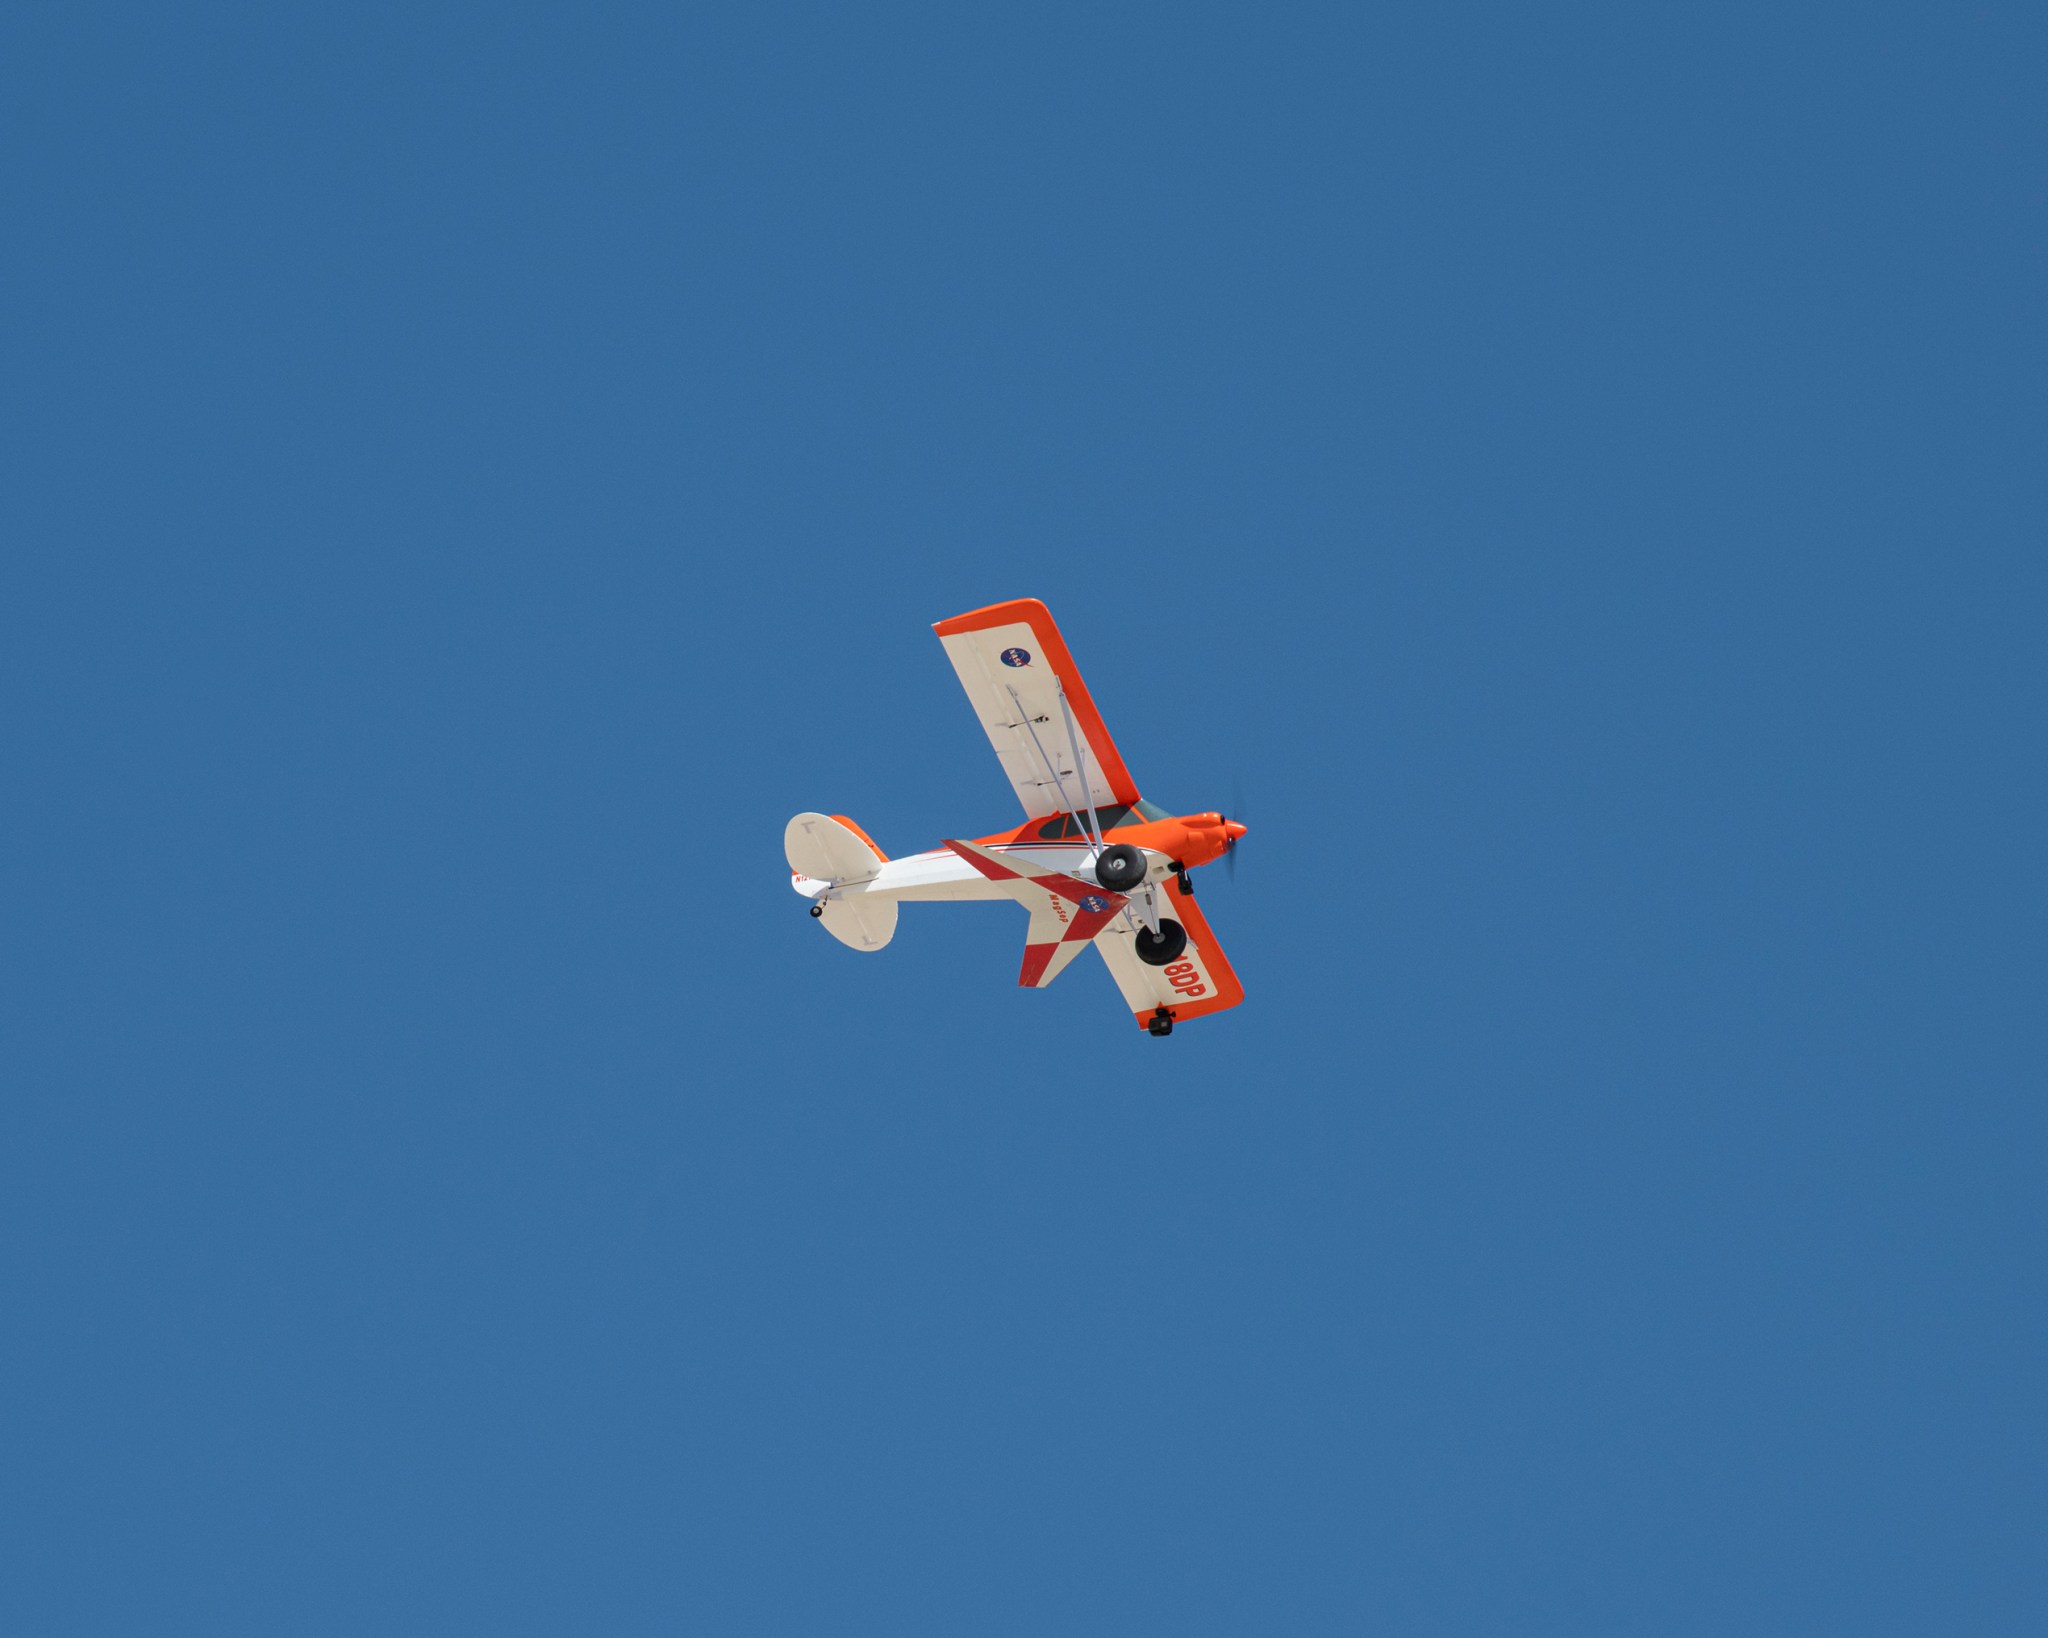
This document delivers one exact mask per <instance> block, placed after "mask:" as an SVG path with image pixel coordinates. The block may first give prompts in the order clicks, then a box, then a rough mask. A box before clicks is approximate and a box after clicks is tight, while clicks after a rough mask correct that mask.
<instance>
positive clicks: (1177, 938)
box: [1137, 916, 1188, 967]
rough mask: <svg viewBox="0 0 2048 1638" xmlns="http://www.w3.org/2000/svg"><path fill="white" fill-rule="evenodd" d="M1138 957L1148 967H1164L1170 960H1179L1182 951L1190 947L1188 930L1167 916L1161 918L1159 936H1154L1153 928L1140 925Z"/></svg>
mask: <svg viewBox="0 0 2048 1638" xmlns="http://www.w3.org/2000/svg"><path fill="white" fill-rule="evenodd" d="M1137 945H1138V959H1139V960H1140V961H1142V962H1144V963H1145V965H1146V966H1148V967H1163V966H1165V965H1166V964H1167V963H1168V962H1169V961H1178V960H1179V959H1180V953H1181V951H1183V950H1185V949H1186V948H1187V947H1188V930H1187V929H1186V928H1185V927H1183V926H1181V924H1180V923H1179V922H1177V921H1174V920H1171V919H1170V918H1168V917H1166V916H1161V917H1160V918H1159V936H1158V937H1157V938H1154V937H1153V936H1152V929H1151V928H1149V927H1140V928H1139V929H1138V937H1137Z"/></svg>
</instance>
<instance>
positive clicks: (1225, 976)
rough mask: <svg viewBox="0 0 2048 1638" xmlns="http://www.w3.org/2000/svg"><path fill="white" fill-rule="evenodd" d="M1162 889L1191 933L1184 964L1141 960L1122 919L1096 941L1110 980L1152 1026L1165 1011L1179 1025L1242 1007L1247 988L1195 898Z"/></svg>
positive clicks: (1173, 888) (1170, 885)
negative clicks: (1154, 963)
mask: <svg viewBox="0 0 2048 1638" xmlns="http://www.w3.org/2000/svg"><path fill="white" fill-rule="evenodd" d="M1160 886H1161V888H1162V889H1163V890H1164V892H1165V893H1166V896H1167V899H1168V900H1169V902H1170V906H1171V911H1172V915H1173V919H1174V920H1175V921H1177V922H1179V923H1180V924H1181V926H1183V927H1185V928H1186V929H1187V934H1188V947H1187V948H1186V949H1185V950H1183V951H1182V952H1181V956H1180V959H1179V960H1178V961H1169V962H1168V963H1167V964H1166V965H1165V966H1164V967H1148V966H1147V965H1146V964H1145V963H1144V962H1142V961H1140V960H1139V959H1138V951H1137V947H1136V944H1135V942H1134V940H1133V937H1132V932H1131V926H1130V924H1129V922H1127V921H1125V920H1124V918H1123V917H1121V916H1119V917H1117V918H1116V919H1115V920H1114V921H1112V922H1110V923H1109V925H1108V926H1106V927H1105V928H1104V929H1103V930H1102V931H1101V932H1100V933H1098V934H1097V935H1096V937H1095V948H1096V949H1098V950H1100V951H1101V952H1102V959H1103V962H1104V964H1105V965H1107V966H1108V968H1109V976H1110V977H1112V978H1114V979H1115V980H1116V987H1117V988H1118V989H1120V990H1122V991H1123V992H1124V1005H1126V1006H1127V1007H1129V1008H1130V1009H1131V1011H1132V1013H1134V1014H1135V1015H1136V1017H1137V1020H1138V1022H1139V1023H1141V1024H1149V1023H1150V1022H1151V1021H1152V1019H1153V1017H1154V1016H1155V1014H1156V1013H1157V1011H1158V1009H1159V1008H1161V1007H1164V1008H1166V1010H1167V1012H1168V1014H1169V1016H1171V1017H1172V1018H1173V1020H1174V1021H1175V1022H1176V1023H1178V1022H1181V1021H1182V1020H1185V1019H1189V1018H1199V1017H1201V1016H1202V1015H1203V1014H1204V1013H1207V1012H1221V1011H1223V1010H1224V1008H1226V1007H1234V1006H1236V1005H1237V1004H1238V1002H1240V1001H1242V1000H1243V999H1244V986H1243V985H1242V984H1240V983H1239V982H1238V981H1237V974H1236V973H1234V972H1232V971H1231V968H1230V962H1229V960H1228V959H1227V958H1226V957H1225V956H1224V954H1223V951H1222V948H1221V947H1220V946H1219V945H1218V944H1217V942H1216V935H1215V934H1214V933H1212V932H1210V931H1209V923H1208V920H1207V919H1206V918H1205V917H1204V916H1203V915H1202V912H1201V911H1200V910H1198V909H1197V908H1196V907H1195V900H1194V896H1193V895H1192V894H1189V893H1183V892H1182V891H1181V890H1180V889H1179V888H1178V887H1177V886H1175V885H1174V883H1173V882H1172V881H1170V880H1169V881H1166V882H1162V883H1161V884H1160Z"/></svg>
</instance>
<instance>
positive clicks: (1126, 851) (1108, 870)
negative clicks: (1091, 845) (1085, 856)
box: [1095, 842, 1145, 893]
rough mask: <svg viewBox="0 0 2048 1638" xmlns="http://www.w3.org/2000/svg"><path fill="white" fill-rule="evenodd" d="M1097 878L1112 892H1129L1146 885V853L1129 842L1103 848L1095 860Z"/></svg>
mask: <svg viewBox="0 0 2048 1638" xmlns="http://www.w3.org/2000/svg"><path fill="white" fill-rule="evenodd" d="M1095 879H1096V880H1097V881H1098V882H1100V883H1102V885H1103V886H1104V887H1106V888H1108V889H1109V890H1110V891H1111V892H1112V893H1128V892H1130V890H1131V889H1132V888H1134V887H1143V886H1144V885H1145V855H1144V854H1142V853H1140V852H1139V851H1138V850H1137V849H1136V848H1134V847H1132V846H1131V844H1130V843H1129V842H1119V843H1117V844H1116V846H1115V847H1106V848H1104V849H1103V850H1102V857H1101V858H1099V859H1097V860H1096V861H1095Z"/></svg>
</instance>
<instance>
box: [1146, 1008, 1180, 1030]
mask: <svg viewBox="0 0 2048 1638" xmlns="http://www.w3.org/2000/svg"><path fill="white" fill-rule="evenodd" d="M1145 1027H1146V1028H1147V1029H1148V1030H1150V1031H1151V1032H1152V1033H1153V1034H1154V1035H1171V1034H1172V1033H1173V1014H1172V1013H1170V1012H1168V1011H1167V1010H1166V1009H1165V1008H1164V1007H1161V1008H1160V1009H1159V1010H1158V1011H1157V1012H1155V1013H1154V1014H1153V1015H1152V1016H1151V1017H1150V1018H1148V1019H1146V1020H1145Z"/></svg>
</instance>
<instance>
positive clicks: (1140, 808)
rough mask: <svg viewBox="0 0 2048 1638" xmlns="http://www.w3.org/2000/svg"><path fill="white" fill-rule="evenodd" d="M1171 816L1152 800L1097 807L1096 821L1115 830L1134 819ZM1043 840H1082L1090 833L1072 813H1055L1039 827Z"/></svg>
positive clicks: (1039, 833) (1106, 827)
mask: <svg viewBox="0 0 2048 1638" xmlns="http://www.w3.org/2000/svg"><path fill="white" fill-rule="evenodd" d="M1169 817H1171V816H1170V815H1169V814H1168V813H1167V811H1166V810H1165V809H1164V808H1162V807H1158V806H1156V805H1154V804H1153V803H1150V802H1140V803H1139V804H1138V805H1137V806H1136V807H1134V808H1125V807H1115V808H1097V809H1096V810H1095V822H1096V824H1098V825H1100V826H1101V827H1102V828H1103V829H1104V830H1113V829H1115V828H1116V827H1117V826H1118V825H1128V824H1130V823H1131V822H1132V821H1133V820H1134V819H1165V818H1169ZM1038 839H1039V840H1040V841H1041V842H1082V841H1086V840H1087V839H1088V833H1087V831H1086V830H1085V829H1083V828H1082V825H1081V822H1080V821H1079V820H1077V819H1076V818H1075V817H1074V816H1073V815H1072V814H1070V813H1061V814H1055V815H1054V816H1053V817H1052V818H1050V819H1048V820H1046V821H1045V822H1044V823H1043V824H1042V825H1040V826H1039V827H1038Z"/></svg>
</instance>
